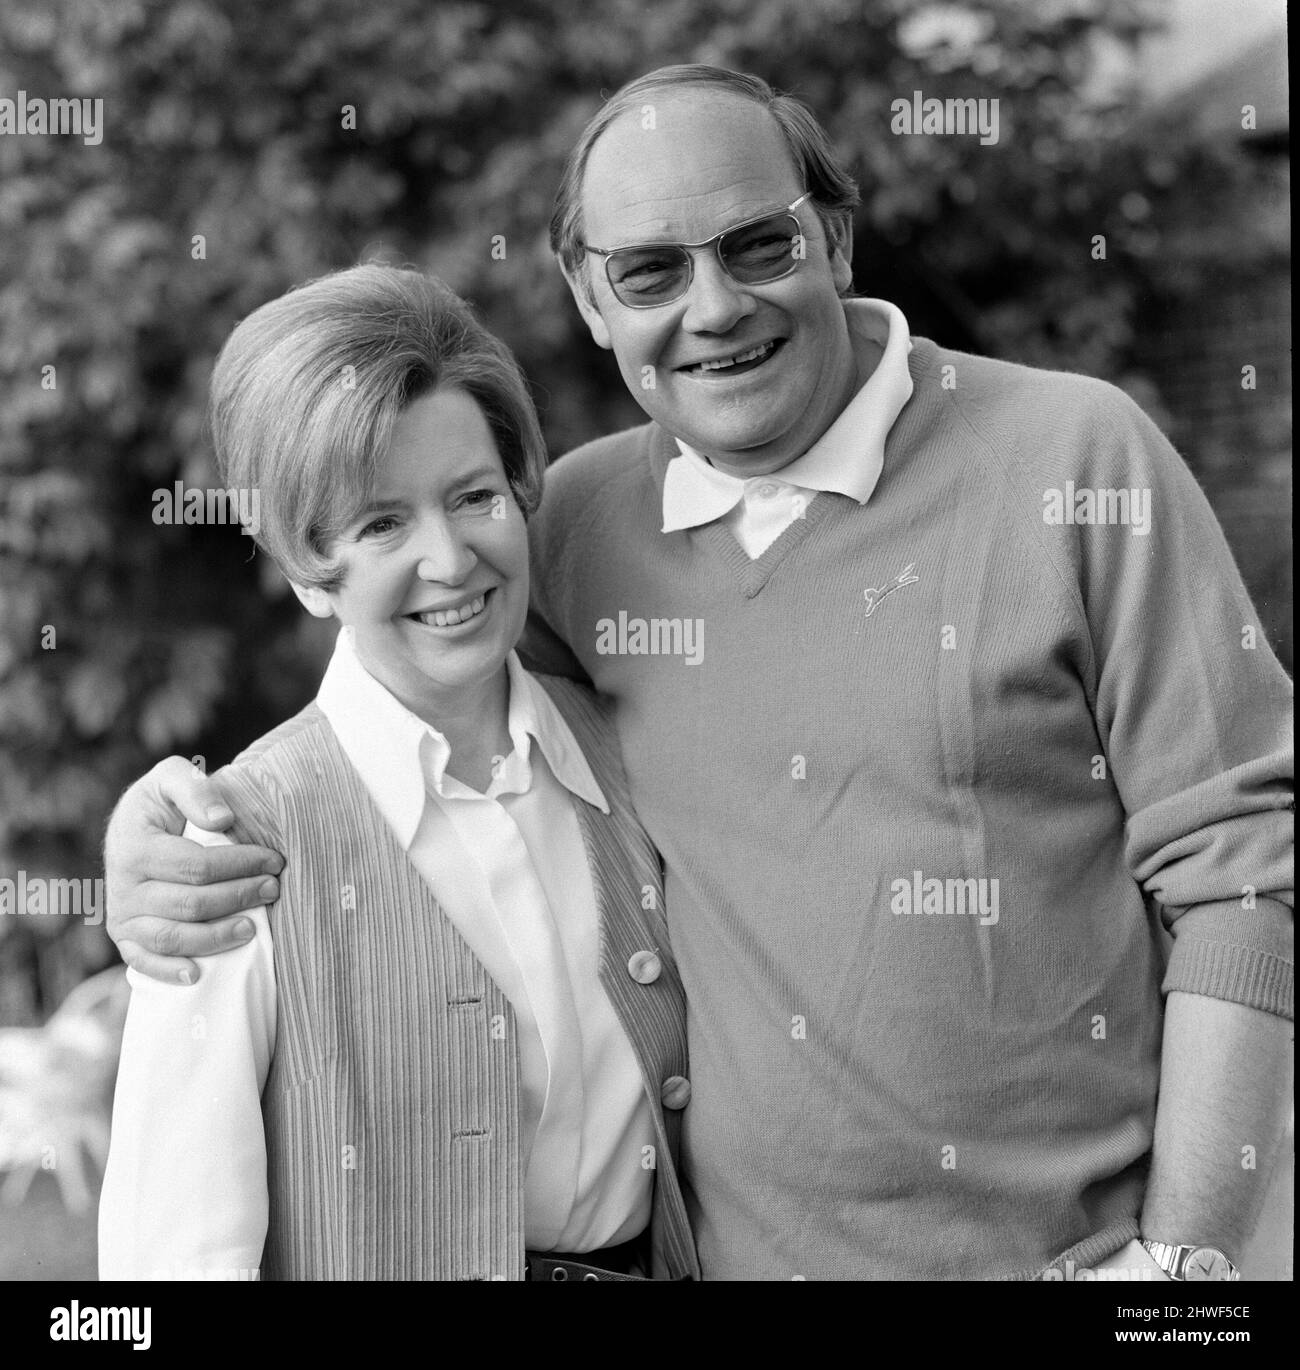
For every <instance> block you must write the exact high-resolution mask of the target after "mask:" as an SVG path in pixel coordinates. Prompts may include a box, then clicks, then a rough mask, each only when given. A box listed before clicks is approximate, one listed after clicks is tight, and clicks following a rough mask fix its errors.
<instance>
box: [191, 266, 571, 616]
mask: <svg viewBox="0 0 1300 1370" xmlns="http://www.w3.org/2000/svg"><path fill="white" fill-rule="evenodd" d="M439 386H457V387H459V388H460V389H461V390H464V391H466V392H467V393H468V394H469V395H470V396H472V397H473V399H474V400H475V401H476V402H477V404H478V406H479V408H480V409H481V410H482V411H483V415H484V417H485V418H486V419H487V422H488V426H489V428H490V429H491V431H492V436H493V438H494V440H495V441H496V446H497V451H498V453H499V454H500V457H501V464H502V466H503V467H504V468H505V473H506V477H507V478H508V480H509V482H510V488H511V491H512V492H513V494H514V497H515V501H516V503H517V504H518V505H519V507H520V509H522V510H523V512H524V515H525V516H527V515H528V514H530V513H532V512H533V510H534V509H536V508H537V505H538V502H539V500H540V499H541V489H542V473H543V471H544V470H545V468H546V456H545V448H544V446H543V442H542V434H541V429H540V428H539V426H538V422H537V413H536V411H535V410H534V408H533V404H532V401H531V399H530V398H529V395H528V388H527V383H526V381H525V380H524V377H523V374H522V372H521V371H520V370H519V366H518V364H517V363H516V362H515V359H514V358H513V357H512V356H511V354H510V351H509V349H508V348H507V347H506V345H505V344H504V343H503V342H501V341H500V340H499V339H497V338H495V337H493V335H492V334H491V333H490V332H488V330H487V329H486V328H484V327H483V325H482V324H481V323H479V321H478V320H477V319H476V318H475V317H474V315H473V313H472V311H471V310H470V308H469V306H468V305H467V304H466V303H465V301H464V300H462V299H461V298H460V297H459V296H458V295H456V294H454V293H453V292H452V291H451V290H449V289H448V288H447V286H445V285H444V284H443V283H442V282H441V281H439V280H438V279H436V278H435V277H433V276H426V275H423V274H422V273H420V272H418V271H413V270H403V269H398V268H396V267H390V266H381V265H378V264H368V265H365V266H355V267H352V268H351V269H350V270H347V271H338V272H335V273H333V274H332V275H329V276H322V277H320V278H319V279H317V280H314V281H309V282H308V283H307V284H306V285H301V286H298V287H296V288H295V289H293V290H291V291H289V293H288V294H286V295H281V296H280V298H279V299H277V300H272V301H271V302H270V303H269V304H264V305H263V306H262V307H261V308H260V309H258V310H255V311H254V312H253V313H252V314H250V315H249V316H248V318H246V319H245V320H244V321H243V322H242V323H241V324H240V325H239V326H238V327H237V328H236V329H235V331H234V332H233V333H232V334H231V335H230V338H229V339H228V340H227V342H226V345H225V346H224V347H223V348H222V349H221V355H220V356H219V357H218V358H217V363H216V367H215V369H214V371H213V375H212V387H211V399H210V406H209V413H210V419H211V425H212V436H213V442H214V444H215V447H216V455H217V462H218V465H219V466H220V469H221V476H222V480H223V481H224V483H225V484H226V485H227V486H228V487H230V488H233V489H238V490H256V491H258V492H259V495H258V504H259V510H260V513H259V523H260V528H259V530H258V531H257V533H256V539H257V543H258V545H259V546H260V547H261V548H262V549H263V550H264V551H265V552H266V553H267V554H268V555H269V556H270V557H271V558H272V559H273V560H274V561H275V563H276V565H277V566H279V567H280V569H281V570H282V571H283V572H284V573H285V575H286V576H288V577H289V579H290V580H291V581H293V582H295V583H296V584H298V585H303V586H316V587H319V588H321V589H327V590H328V589H333V588H334V587H335V586H336V585H338V584H339V583H340V580H341V572H340V570H339V568H338V567H337V566H336V565H335V564H334V563H333V562H332V560H331V559H330V558H329V556H328V555H327V552H326V549H327V547H328V545H329V543H330V542H331V540H332V539H333V538H335V537H337V536H338V535H339V534H340V533H342V531H343V530H344V529H345V528H346V527H347V526H348V525H349V524H350V523H351V522H352V521H353V520H354V519H355V518H356V517H357V515H358V514H359V512H360V510H361V509H362V508H363V507H364V505H365V503H366V502H367V500H369V499H370V498H371V497H372V495H373V488H374V480H375V473H376V469H377V464H378V462H379V461H380V459H381V458H382V456H383V454H384V453H385V451H386V450H387V448H388V445H389V442H390V440H391V437H392V432H393V426H394V424H395V422H396V421H397V417H398V415H399V414H400V413H401V412H402V410H403V409H404V408H405V407H406V406H407V405H408V404H410V403H411V402H412V401H414V400H417V399H420V398H421V397H422V396H424V395H427V394H428V393H430V392H431V391H432V390H434V389H435V388H437V387H439ZM435 459H436V458H435Z"/></svg>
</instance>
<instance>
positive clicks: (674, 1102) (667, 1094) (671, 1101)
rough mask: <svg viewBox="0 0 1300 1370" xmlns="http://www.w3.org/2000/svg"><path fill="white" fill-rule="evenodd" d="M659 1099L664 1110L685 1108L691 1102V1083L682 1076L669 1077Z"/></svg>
mask: <svg viewBox="0 0 1300 1370" xmlns="http://www.w3.org/2000/svg"><path fill="white" fill-rule="evenodd" d="M659 1098H660V1099H661V1100H662V1101H663V1106H664V1107H665V1108H685V1107H686V1105H687V1104H688V1103H690V1101H691V1082H690V1081H689V1080H688V1079H687V1078H686V1077H685V1076H684V1075H670V1076H669V1077H668V1078H667V1079H666V1080H665V1081H664V1087H663V1089H662V1091H661V1092H660V1095H659Z"/></svg>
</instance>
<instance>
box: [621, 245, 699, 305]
mask: <svg viewBox="0 0 1300 1370" xmlns="http://www.w3.org/2000/svg"><path fill="white" fill-rule="evenodd" d="M690 269H691V263H690V258H689V257H687V255H686V250H685V249H684V248H681V247H671V246H665V247H634V248H629V249H627V250H625V251H621V252H615V253H612V254H611V255H610V257H609V266H608V275H609V283H610V285H612V286H613V287H614V293H615V294H616V295H617V296H618V298H619V299H620V300H622V301H623V303H624V304H631V305H638V304H640V305H647V304H666V303H667V302H668V301H669V300H675V299H676V298H677V297H678V296H679V295H682V294H684V293H685V290H686V281H687V278H688V277H689V275H690Z"/></svg>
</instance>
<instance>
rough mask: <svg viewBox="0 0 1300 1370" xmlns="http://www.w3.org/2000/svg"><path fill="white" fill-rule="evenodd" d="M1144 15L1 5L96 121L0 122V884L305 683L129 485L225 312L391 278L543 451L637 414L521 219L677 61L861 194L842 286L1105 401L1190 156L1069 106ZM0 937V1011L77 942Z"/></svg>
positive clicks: (260, 604)
mask: <svg viewBox="0 0 1300 1370" xmlns="http://www.w3.org/2000/svg"><path fill="white" fill-rule="evenodd" d="M1149 21H1150V16H1149V15H1148V14H1147V13H1146V12H1145V10H1144V7H1143V6H1141V5H1139V4H1138V3H1137V0H1054V2H1053V3H1050V4H1025V3H1019V2H1015V3H1013V2H1012V0H987V3H983V4H980V5H978V6H973V7H970V8H959V7H957V6H954V5H939V4H935V5H927V4H916V3H908V2H907V0H707V3H701V0H662V2H661V3H655V4H651V5H647V4H646V3H644V0H582V3H576V0H515V3H513V4H497V5H488V4H485V3H474V2H469V0H467V2H466V3H457V2H456V0H438V3H434V4H430V3H429V2H428V0H386V3H384V4H381V5H380V4H371V5H358V4H356V3H355V0H279V3H276V4H272V5H268V4H266V3H265V2H264V0H179V3H168V2H167V0H114V2H112V3H110V2H109V0H10V2H9V3H8V4H6V5H5V7H4V8H3V9H0V93H4V94H11V95H12V94H13V93H14V92H16V91H17V90H18V89H25V90H26V91H27V92H28V93H29V94H30V95H37V96H46V97H48V96H55V95H59V96H89V97H98V98H102V100H103V102H104V106H103V108H104V116H103V119H104V129H103V139H102V142H100V143H99V144H98V145H94V146H89V145H86V144H85V143H84V142H83V141H82V140H79V139H76V138H69V137H32V136H27V137H4V138H0V245H2V248H3V251H2V256H0V318H2V319H3V333H2V334H0V377H2V379H3V387H4V399H5V402H4V405H3V406H2V407H0V596H2V599H0V758H2V762H0V870H3V871H12V870H13V869H15V868H17V867H19V866H23V867H25V868H26V869H28V870H29V871H38V870H39V871H45V872H47V873H50V874H58V875H76V876H90V875H93V874H95V873H96V871H97V864H98V856H97V848H98V843H99V837H100V833H101V831H102V825H103V822H104V818H105V816H106V813H107V811H108V809H109V807H110V805H111V803H112V801H113V799H114V797H115V796H116V794H117V793H118V792H119V791H120V789H121V787H122V786H123V785H124V783H125V782H127V781H128V780H129V779H130V778H132V777H133V776H134V775H136V774H138V773H139V772H140V771H142V770H143V769H144V768H145V767H146V766H147V765H149V764H150V763H151V762H152V761H153V760H154V759H156V758H157V757H158V756H160V755H163V754H166V753H168V752H171V751H181V752H183V753H185V754H191V755H192V754H202V755H204V756H206V757H207V758H208V759H209V760H210V761H211V762H212V764H213V765H216V764H220V762H221V761H223V760H225V759H227V758H228V757H229V756H230V755H231V754H233V752H235V751H236V750H237V749H238V748H239V746H240V745H241V744H242V743H244V742H246V741H248V740H250V739H251V738H252V737H253V736H255V735H257V733H258V732H260V731H262V730H263V729H265V728H266V727H267V726H269V725H270V724H271V723H272V722H274V721H276V720H278V719H279V718H281V717H284V716H285V715H286V714H287V713H288V712H290V711H291V710H292V709H294V708H296V707H298V706H299V705H300V704H301V703H302V702H304V700H305V699H306V698H308V697H309V696H310V694H311V692H312V689H313V687H314V683H315V678H316V675H315V672H316V667H317V664H318V656H317V655H315V654H314V653H313V650H312V644H313V642H314V639H312V638H311V637H310V635H309V634H308V633H307V630H306V629H305V628H304V620H303V616H302V615H301V613H300V611H299V610H298V609H297V607H296V605H295V604H294V603H293V602H292V601H291V600H290V599H288V598H287V597H286V596H285V594H284V593H283V590H282V587H280V586H279V585H277V578H276V576H275V575H274V574H273V573H270V572H269V571H268V568H267V567H266V566H265V564H264V563H261V562H260V561H258V560H255V559H253V558H251V557H250V546H249V542H248V540H247V539H245V538H241V537H240V536H239V535H238V534H237V533H236V532H234V531H233V530H231V529H223V528H198V527H193V526H190V527H186V526H180V527H176V526H170V527H169V526H157V525H155V524H154V523H153V522H152V517H151V515H152V510H153V499H152V495H153V492H154V491H155V490H156V489H158V488H166V487H169V486H170V485H171V484H172V482H174V481H175V480H178V479H180V480H184V481H185V482H186V483H187V484H188V485H211V484H214V483H215V472H214V468H213V466H212V463H211V457H210V453H209V450H208V447H207V443H206V438H205V432H204V406H205V391H206V386H207V382H208V377H209V373H210V368H211V364H212V361H213V359H214V357H215V355H216V352H217V350H218V348H219V347H220V345H221V343H222V342H223V340H224V339H225V337H226V336H227V334H228V333H229V331H230V329H231V327H232V326H233V325H234V324H235V323H236V322H237V321H238V320H239V319H240V318H241V317H242V316H244V315H245V314H247V313H248V312H249V311H250V310H252V309H254V308H255V307H256V306H258V305H260V304H261V303H263V302H265V301H266V300H268V299H270V298H272V297H273V296H275V295H277V294H278V293H280V292H282V291H283V290H285V289H286V288H288V287H289V286H290V285H293V284H295V283H297V282H300V281H302V280H304V279H307V278H309V277H311V276H314V275H317V274H319V273H321V272H323V271H326V270H329V269H333V268H336V267H340V266H344V265H348V264H350V263H352V262H353V261H355V260H357V259H358V258H362V257H367V256H381V257H384V258H386V259H389V260H394V261H410V262H416V263H418V264H421V265H424V266H427V267H429V268H431V269H432V270H434V271H436V272H438V273H439V274H440V275H442V276H443V277H444V278H445V279H447V280H448V281H449V283H450V284H451V285H452V286H453V287H454V288H456V289H457V290H459V291H461V292H462V293H464V294H466V295H468V296H469V297H470V298H471V299H473V300H474V301H475V302H476V303H477V304H478V306H479V307H480V309H481V311H482V312H483V314H484V316H485V317H486V319H487V321H488V323H489V324H490V325H491V326H492V327H493V328H494V329H495V330H497V331H498V332H499V333H500V334H502V336H504V337H505V338H506V339H507V341H508V342H509V343H510V344H511V345H512V347H513V348H514V349H515V350H516V352H517V354H518V355H519V357H520V359H521V361H522V362H523V364H524V366H525V369H526V370H527V372H528V374H529V375H530V377H531V378H532V380H533V382H534V384H535V387H536V395H537V398H538V400H539V404H540V406H541V409H542V413H543V417H544V422H545V426H546V431H547V435H548V438H549V440H550V442H551V444H552V449H553V450H554V451H557V452H558V451H561V450H564V449H565V448H566V447H568V446H570V445H572V444H574V443H575V442H577V441H580V440H583V439H585V438H588V437H591V436H594V435H595V434H597V433H599V432H601V431H609V430H611V429H613V428H615V427H619V426H623V425H625V424H627V423H631V422H635V421H637V420H638V418H639V411H638V410H637V409H636V408H635V406H634V404H633V402H632V400H631V399H630V397H629V396H628V395H627V394H626V392H625V390H624V388H623V386H622V384H621V382H620V380H619V378H618V375H617V372H616V370H615V369H614V366H613V363H612V360H611V359H610V358H609V357H608V356H607V355H606V354H604V353H600V352H598V351H597V349H595V348H594V347H593V346H592V345H591V344H590V342H589V340H588V339H587V337H586V335H585V332H584V331H583V329H582V326H581V323H580V320H579V319H578V316H577V314H576V311H575V310H574V309H573V308H572V306H571V304H570V303H569V301H568V299H567V296H566V294H565V291H564V287H563V284H562V282H561V279H560V276H559V273H558V272H557V271H556V270H555V268H554V265H553V263H552V261H551V259H550V257H549V254H548V252H547V250H546V244H545V226H546V222H547V219H548V216H549V212H550V204H551V197H552V194H553V190H554V186H555V184H556V182H557V180H558V175H559V170H560V166H561V163H562V160H563V157H564V155H565V153H566V151H567V150H568V148H569V147H570V146H571V144H572V142H573V139H574V137H575V135H576V134H577V132H578V130H579V128H580V127H581V126H582V124H583V123H584V122H585V120H586V119H587V118H588V117H589V116H590V114H591V113H592V112H593V111H594V109H595V108H596V107H597V105H598V103H599V100H600V98H601V94H602V92H604V93H608V92H610V91H612V90H613V89H614V88H616V87H617V86H618V85H620V84H621V83H622V82H623V81H624V80H626V79H627V78H629V77H630V76H632V75H634V74H636V73H638V72H641V71H644V70H648V69H650V68H652V67H654V66H657V65H660V64H663V63H667V62H677V61H693V60H705V61H711V62H716V63H720V64H722V65H727V66H733V67H739V68H744V69H753V70H756V71H759V72H761V73H763V74H764V75H766V76H767V77H768V78H769V79H770V80H772V81H773V83H774V84H776V85H778V86H779V87H781V88H783V89H786V90H789V91H792V92H794V93H796V94H799V95H801V96H802V97H804V98H805V99H806V100H807V101H808V102H809V103H810V104H811V105H812V106H813V107H814V109H816V110H817V111H818V113H819V114H820V115H821V116H822V117H823V119H824V121H825V122H826V124H827V125H828V127H829V128H830V129H831V131H832V133H833V135H834V136H835V138H836V140H837V142H838V143H839V145H840V147H841V148H842V150H843V151H844V153H845V154H846V155H847V157H848V159H849V161H850V163H851V165H852V166H853V167H854V169H855V171H856V173H857V174H858V176H859V178H860V180H861V182H862V184H863V190H864V204H863V208H862V210H861V211H860V213H859V216H858V229H857V240H856V258H855V260H856V264H857V285H858V287H859V289H861V290H862V291H864V293H867V294H872V295H883V296H886V297H888V298H892V299H895V300H897V301H898V303H900V304H901V305H902V306H903V307H904V309H905V311H907V312H908V314H909V318H910V320H911V322H912V325H913V328H914V330H915V331H917V332H920V333H927V334H929V335H931V336H934V337H936V338H937V339H938V340H939V341H941V342H944V343H947V344H950V345H956V346H966V347H971V348H978V349H981V350H985V351H988V352H991V353H994V354H999V355H1004V356H1011V357H1016V358H1018V359H1021V360H1025V361H1030V362H1034V363H1041V364H1047V365H1056V366H1064V367H1068V368H1072V369H1077V370H1083V371H1088V372H1090V373H1092V374H1095V375H1101V376H1106V377H1110V378H1112V379H1119V380H1123V381H1126V382H1127V383H1131V384H1135V385H1138V384H1140V377H1137V376H1136V375H1135V374H1134V372H1133V357H1134V333H1135V328H1136V327H1137V326H1138V315H1139V311H1140V309H1141V307H1142V302H1143V300H1144V299H1145V298H1147V297H1149V296H1150V295H1151V294H1152V293H1153V292H1156V293H1158V292H1160V291H1163V290H1171V289H1172V290H1177V289H1181V288H1184V286H1185V284H1186V283H1185V282H1181V281H1179V280H1177V279H1171V277H1170V268H1169V263H1168V261H1167V260H1165V259H1164V258H1163V257H1162V243H1163V242H1165V241H1166V240H1165V239H1164V238H1163V237H1162V233H1161V231H1160V227H1159V219H1160V206H1161V204H1162V203H1164V202H1165V201H1164V198H1163V197H1168V196H1169V195H1170V194H1172V193H1173V192H1175V191H1176V190H1177V188H1178V187H1179V185H1180V175H1181V173H1182V171H1183V169H1184V168H1185V167H1186V165H1187V164H1188V159H1189V158H1191V157H1193V156H1200V157H1205V156H1206V155H1207V154H1206V152H1205V150H1204V149H1203V148H1202V149H1200V150H1199V151H1198V150H1197V149H1195V148H1193V147H1191V146H1190V145H1183V144H1182V143H1181V142H1180V140H1179V139H1178V138H1176V137H1173V138H1170V139H1165V140H1162V142H1161V144H1160V145H1155V144H1153V143H1152V141H1151V140H1150V139H1149V138H1147V139H1143V140H1137V139H1134V138H1131V137H1127V136H1126V129H1127V128H1128V127H1129V126H1130V124H1131V117H1130V116H1131V108H1130V106H1131V99H1132V96H1133V94H1134V93H1132V92H1129V93H1125V92H1122V91H1121V92H1119V93H1118V94H1117V95H1115V96H1114V97H1113V98H1101V97H1100V96H1099V94H1098V91H1099V89H1100V88H1099V86H1098V84H1097V82H1098V73H1099V70H1100V68H1099V62H1100V59H1101V58H1102V57H1104V56H1106V55H1107V54H1113V53H1115V52H1122V51H1123V50H1125V49H1126V48H1127V47H1128V46H1130V45H1131V43H1132V42H1133V40H1134V38H1135V37H1136V35H1137V34H1138V33H1139V32H1140V31H1142V29H1143V28H1144V26H1145V25H1146V24H1148V23H1149ZM914 90H922V91H924V92H925V93H926V94H927V95H931V94H933V95H940V96H945V97H947V96H973V97H977V98H995V97H996V98H998V99H999V100H1000V101H1001V110H1002V130H1003V131H1002V136H1001V140H1000V142H999V143H998V144H997V145H995V146H981V145H980V143H979V141H978V139H975V138H948V139H945V138H924V137H922V138H907V137H895V136H893V135H891V134H890V132H889V124H890V104H891V101H892V100H894V99H896V98H900V97H902V98H909V97H910V96H911V93H912V92H913V91H914ZM349 111H351V112H352V113H351V114H350V113H349ZM1214 165H1215V168H1216V172H1215V174H1216V175H1218V176H1220V178H1221V179H1223V180H1225V181H1227V182H1231V180H1232V176H1233V175H1234V173H1233V172H1232V171H1231V170H1230V169H1225V167H1227V165H1228V164H1227V163H1226V162H1224V161H1223V160H1222V159H1219V160H1216V161H1215V163H1214ZM1099 233H1100V234H1105V235H1107V236H1108V240H1109V244H1110V247H1109V253H1108V257H1107V261H1106V263H1105V264H1099V263H1098V262H1097V261H1096V260H1094V259H1093V258H1092V257H1091V256H1090V253H1089V244H1090V242H1091V240H1092V238H1093V235H1095V234H1099ZM499 239H503V240H504V244H505V252H504V256H502V255H501V253H500V252H499V251H498V252H497V253H494V252H493V250H492V249H493V243H494V240H499ZM46 367H53V368H54V372H53V376H54V380H55V385H54V388H48V386H43V384H42V380H43V377H48V375H49V374H50V373H48V372H44V371H43V368H46ZM3 921H4V922H5V923H6V924H7V926H0V971H3V968H4V965H5V963H6V961H7V962H8V964H9V966H10V969H11V971H12V970H13V969H14V968H15V967H20V968H21V967H30V965H32V964H34V963H39V964H41V965H43V966H45V967H46V971H45V978H44V981H42V980H41V979H40V978H39V977H37V978H35V979H33V981H32V983H35V984H37V985H38V986H39V989H38V991H37V993H36V995H35V996H34V997H33V996H30V995H29V996H28V999H27V1000H26V1001H20V1000H14V1001H11V1002H10V1003H9V1004H8V1005H6V1004H5V1003H4V1002H0V1019H2V1018H3V1017H5V1016H8V1017H10V1018H11V1019H13V1018H21V1017H23V1016H24V1015H31V1014H39V1013H40V1012H41V1011H42V1007H43V1005H42V1003H41V998H42V997H43V998H44V999H46V1000H48V1001H50V1002H53V1001H55V1000H57V999H58V998H59V997H61V992H62V990H63V989H65V988H66V985H67V982H68V981H69V980H72V979H76V978H78V977H79V976H80V975H81V974H82V973H84V971H85V969H86V968H87V964H88V963H91V962H93V961H95V960H96V959H97V958H102V957H103V956H104V955H105V954H106V948H105V946H104V944H103V943H102V941H100V942H96V941H95V940H94V939H93V938H85V939H81V941H79V942H78V943H77V946H76V950H75V951H74V950H73V949H72V948H71V944H70V945H69V947H68V949H67V950H66V956H65V957H64V960H62V961H59V960H57V959H56V960H55V961H49V960H47V959H46V956H45V946H46V942H47V941H48V939H49V938H50V937H55V938H58V940H62V938H61V937H59V934H61V933H62V932H63V931H65V930H64V929H63V928H51V929H50V930H49V931H48V932H47V930H46V929H45V928H44V927H42V926H37V925H36V924H35V923H31V922H26V921H25V922H23V923H22V924H21V925H20V924H17V923H16V922H15V920H3ZM15 928H17V929H18V933H17V936H15ZM51 965H53V966H55V967H56V970H55V971H51V970H50V969H49V967H50V966H51ZM12 992H13V991H11V993H12ZM48 1006H49V1004H48V1003H46V1004H45V1005H44V1007H45V1008H48Z"/></svg>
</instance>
